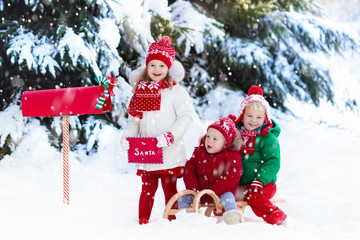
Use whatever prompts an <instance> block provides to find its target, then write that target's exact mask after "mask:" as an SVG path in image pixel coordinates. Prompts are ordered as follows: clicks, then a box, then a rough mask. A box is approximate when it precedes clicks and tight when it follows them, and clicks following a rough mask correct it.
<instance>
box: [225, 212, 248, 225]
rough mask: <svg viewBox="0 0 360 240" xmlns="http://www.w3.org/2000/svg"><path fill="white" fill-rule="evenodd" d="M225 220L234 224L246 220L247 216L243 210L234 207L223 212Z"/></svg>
mask: <svg viewBox="0 0 360 240" xmlns="http://www.w3.org/2000/svg"><path fill="white" fill-rule="evenodd" d="M223 220H224V222H225V223H226V224H229V225H232V224H238V223H242V222H245V217H244V214H243V212H241V211H240V210H237V209H233V210H229V211H227V212H225V213H224V214H223Z"/></svg>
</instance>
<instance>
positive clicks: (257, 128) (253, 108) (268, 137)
mask: <svg viewBox="0 0 360 240" xmlns="http://www.w3.org/2000/svg"><path fill="white" fill-rule="evenodd" d="M269 109H270V107H269V103H268V102H267V101H266V100H265V98H264V97H263V92H262V90H261V88H259V87H258V86H252V87H251V88H250V89H249V92H248V97H247V98H246V99H244V100H243V102H242V103H241V105H240V115H239V117H238V119H237V120H236V121H235V123H236V124H237V125H236V127H237V128H238V129H239V130H240V132H241V136H242V139H243V145H242V147H241V149H240V154H241V158H242V165H243V173H242V176H241V179H240V188H242V189H244V190H245V200H246V201H247V202H248V204H249V205H250V207H251V209H252V210H253V211H254V213H255V215H257V216H258V217H261V218H263V219H264V220H265V222H267V223H270V224H276V225H281V224H282V223H283V222H284V221H285V219H286V214H285V213H284V212H283V211H282V210H281V209H280V208H279V207H277V206H275V205H274V204H272V203H271V201H270V200H269V199H271V198H272V197H273V196H274V195H275V193H276V184H275V183H276V175H277V173H278V171H279V169H280V146H279V141H278V136H279V134H280V127H279V126H278V125H277V124H276V123H275V121H274V120H272V119H270V116H269ZM240 200H241V199H240Z"/></svg>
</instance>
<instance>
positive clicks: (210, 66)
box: [191, 0, 359, 109]
mask: <svg viewBox="0 0 360 240" xmlns="http://www.w3.org/2000/svg"><path fill="white" fill-rule="evenodd" d="M191 2H192V4H193V5H194V6H195V7H196V9H198V11H200V12H204V13H206V14H207V15H208V16H209V17H210V18H214V19H216V20H217V21H218V22H220V23H222V24H223V30H224V31H225V34H226V38H225V40H224V41H219V42H217V43H213V45H208V46H207V47H206V54H204V53H201V54H197V56H198V57H199V58H202V59H203V64H202V68H203V69H205V70H206V72H207V73H208V74H209V75H210V76H212V79H213V80H215V84H218V83H221V82H222V83H225V84H227V85H228V86H230V87H232V88H235V89H241V90H243V91H245V92H246V91H247V89H249V87H250V86H251V85H253V84H260V85H262V87H263V88H264V89H265V91H264V92H265V95H267V98H268V100H269V102H270V103H271V104H272V105H273V106H274V107H281V108H282V109H285V108H284V100H285V99H286V95H287V94H292V95H294V96H296V97H297V98H298V99H299V100H301V101H307V102H309V101H310V102H313V103H314V104H315V105H317V104H318V103H319V101H320V99H322V98H326V99H327V100H329V101H333V89H332V82H331V78H330V76H329V74H328V69H322V68H320V67H319V66H316V65H315V63H314V62H313V59H311V57H310V55H314V54H316V53H321V54H325V55H328V56H330V55H331V54H332V53H333V52H337V53H340V54H341V52H342V51H344V50H345V49H348V48H352V49H356V48H358V47H359V38H358V36H352V35H351V34H350V33H349V32H346V31H344V30H343V29H340V28H335V27H332V26H329V24H328V22H327V21H326V19H324V18H322V17H321V9H320V8H319V6H317V5H316V4H315V1H304V0H281V1H272V0H262V1H260V0H236V1H229V0H226V1H223V0H221V1H220V0H213V1H202V0H193V1H191ZM210 84H211V85H213V84H214V83H213V81H211V82H210ZM354 104H355V105H356V102H355V103H354Z"/></svg>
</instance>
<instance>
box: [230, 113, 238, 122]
mask: <svg viewBox="0 0 360 240" xmlns="http://www.w3.org/2000/svg"><path fill="white" fill-rule="evenodd" d="M228 118H230V119H231V120H233V122H235V120H236V118H237V117H236V116H235V115H232V114H229V116H228Z"/></svg>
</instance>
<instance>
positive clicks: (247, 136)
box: [239, 129, 259, 155]
mask: <svg viewBox="0 0 360 240" xmlns="http://www.w3.org/2000/svg"><path fill="white" fill-rule="evenodd" d="M239 131H240V133H241V138H242V140H243V144H242V146H241V149H240V154H248V155H253V154H254V148H255V140H256V136H257V135H258V134H259V132H258V131H248V130H242V129H239Z"/></svg>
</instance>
